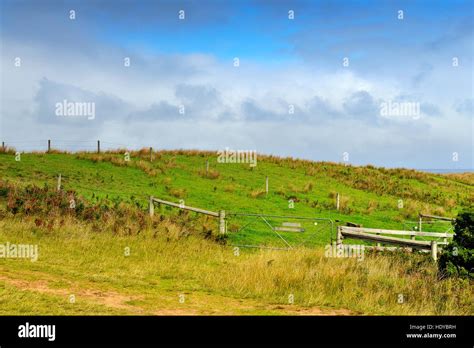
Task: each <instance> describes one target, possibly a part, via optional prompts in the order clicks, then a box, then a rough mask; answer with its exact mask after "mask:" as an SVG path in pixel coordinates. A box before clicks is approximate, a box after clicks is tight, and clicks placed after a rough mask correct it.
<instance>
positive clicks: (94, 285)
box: [0, 150, 474, 315]
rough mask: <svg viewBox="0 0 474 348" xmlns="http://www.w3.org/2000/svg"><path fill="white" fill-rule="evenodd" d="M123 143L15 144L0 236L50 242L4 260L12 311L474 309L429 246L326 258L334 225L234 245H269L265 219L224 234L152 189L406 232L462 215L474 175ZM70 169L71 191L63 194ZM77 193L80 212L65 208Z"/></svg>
mask: <svg viewBox="0 0 474 348" xmlns="http://www.w3.org/2000/svg"><path fill="white" fill-rule="evenodd" d="M124 152H125V150H123V151H116V152H114V153H105V154H100V155H97V154H91V153H80V154H66V153H51V154H42V153H25V154H21V160H20V161H16V160H15V154H14V153H12V152H8V153H4V154H1V155H0V172H1V173H2V176H1V178H2V180H1V182H2V185H0V186H1V190H0V193H1V194H0V243H5V242H9V243H17V244H34V245H38V247H39V258H38V261H36V262H31V261H30V260H27V259H8V258H6V259H2V258H0V284H3V285H4V286H2V287H0V313H1V314H72V315H76V314H158V315H167V314H170V315H181V314H312V315H319V314H320V315H324V314H337V315H339V314H340V315H344V314H348V315H351V314H352V315H359V314H461V315H469V314H470V315H472V314H473V313H474V308H473V305H472V303H473V297H472V296H473V295H472V294H473V284H472V282H469V281H468V280H461V279H443V280H439V279H438V277H437V274H436V265H435V264H434V263H433V262H432V261H431V260H430V259H429V257H427V256H426V255H420V254H405V253H395V254H390V253H387V254H380V253H379V254H371V253H366V255H365V258H364V259H363V260H362V261H357V260H356V259H348V258H344V259H338V258H328V257H325V255H324V248H323V246H325V245H327V244H328V243H329V242H330V240H331V235H330V233H331V231H330V229H328V228H326V227H325V226H323V227H321V228H319V226H318V229H316V230H315V233H313V234H312V235H311V237H312V244H311V246H313V247H312V248H299V249H295V250H291V251H275V250H259V249H257V250H253V249H244V248H241V249H235V248H234V247H232V246H231V245H232V244H234V243H246V244H265V243H266V241H267V239H269V238H270V236H267V235H266V234H265V232H264V231H265V228H264V227H265V226H263V227H262V225H260V227H258V226H257V227H252V228H249V229H245V230H244V231H240V232H237V231H238V230H239V229H240V228H241V227H242V226H245V224H246V223H247V221H246V220H245V219H252V218H251V217H247V218H242V217H238V216H235V217H230V218H229V221H228V230H229V233H228V236H227V238H226V239H225V240H222V239H220V238H219V236H218V235H217V233H216V229H217V225H216V223H215V221H214V219H212V218H204V217H198V216H195V215H194V214H188V213H183V212H178V211H177V209H168V210H165V211H163V212H162V214H160V211H159V210H157V213H156V215H155V217H154V218H150V217H148V216H147V204H148V197H149V196H151V195H153V196H155V197H159V198H162V199H167V200H171V201H175V202H178V201H179V200H183V201H184V203H185V204H186V205H190V206H197V207H201V208H204V209H209V210H214V211H217V210H220V209H225V210H226V211H227V212H248V213H250V212H251V213H265V214H274V215H289V216H306V217H312V218H313V217H314V218H329V219H332V220H333V221H339V223H344V222H348V221H350V222H353V223H358V224H362V225H363V226H364V227H380V228H393V229H407V228H412V227H413V226H414V224H413V223H412V222H407V221H415V220H416V218H417V215H418V213H419V212H424V213H429V214H436V215H443V216H451V217H453V216H455V215H456V213H457V212H458V211H460V210H461V209H463V208H468V207H470V206H472V203H473V202H474V186H473V177H472V174H471V175H468V174H465V175H455V176H452V175H435V174H427V173H421V172H416V171H411V170H403V169H390V170H389V169H384V168H375V167H372V166H368V167H353V166H345V165H341V164H335V163H316V162H309V161H300V160H293V159H280V158H275V157H269V156H267V157H265V156H261V157H259V159H258V165H257V167H255V168H251V167H249V166H248V165H246V164H221V163H217V161H216V156H215V153H208V152H197V151H167V152H159V153H155V154H154V159H153V161H152V162H150V160H149V154H148V153H147V151H145V150H144V151H139V152H130V161H126V160H125V156H124ZM207 160H208V161H209V167H210V169H209V172H208V173H207V174H206V170H205V168H206V161H207ZM59 173H60V174H61V176H62V184H63V190H64V191H63V193H62V194H61V195H60V194H56V193H54V188H55V186H56V182H57V176H58V174H59ZM267 176H268V178H269V186H270V189H269V194H268V195H266V194H265V178H266V177H267ZM31 184H33V185H36V186H37V187H39V188H43V187H44V186H45V184H46V185H47V186H48V187H50V188H52V189H49V190H47V189H42V190H40V189H31V188H27V187H28V185H31ZM336 193H339V194H340V197H341V198H340V205H341V206H340V210H339V211H337V210H336V209H335V195H336ZM55 195H57V196H58V197H59V198H58V197H56V196H55ZM71 197H73V198H74V200H75V203H76V208H75V210H74V213H70V210H68V207H67V206H64V205H65V203H66V205H67V202H68V200H69V199H70V198H71ZM289 200H293V201H294V207H293V208H290V207H289ZM400 200H401V202H402V203H403V207H400ZM88 207H94V208H90V209H89V208H88ZM79 210H80V212H79ZM289 220H291V219H289V218H288V219H283V220H281V221H289ZM279 221H280V220H279ZM249 222H250V221H249ZM275 223H277V222H275ZM278 223H279V222H278ZM446 228H447V226H446V225H442V224H440V225H437V226H432V227H431V229H432V230H443V229H446ZM288 238H291V237H288ZM71 295H73V296H71Z"/></svg>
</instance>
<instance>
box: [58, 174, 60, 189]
mask: <svg viewBox="0 0 474 348" xmlns="http://www.w3.org/2000/svg"><path fill="white" fill-rule="evenodd" d="M58 191H61V173H60V174H59V176H58Z"/></svg>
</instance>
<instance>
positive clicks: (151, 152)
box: [150, 146, 153, 162]
mask: <svg viewBox="0 0 474 348" xmlns="http://www.w3.org/2000/svg"><path fill="white" fill-rule="evenodd" d="M150 162H153V148H152V147H151V146H150Z"/></svg>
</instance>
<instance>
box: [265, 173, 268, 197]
mask: <svg viewBox="0 0 474 348" xmlns="http://www.w3.org/2000/svg"><path fill="white" fill-rule="evenodd" d="M265 193H266V195H267V196H268V176H267V177H266V178H265Z"/></svg>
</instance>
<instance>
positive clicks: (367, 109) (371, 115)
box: [342, 91, 380, 121]
mask: <svg viewBox="0 0 474 348" xmlns="http://www.w3.org/2000/svg"><path fill="white" fill-rule="evenodd" d="M342 105H343V107H344V110H345V112H346V115H347V117H350V118H354V119H357V120H360V121H362V120H365V121H369V120H375V119H377V117H378V115H379V110H380V103H377V102H376V101H375V99H374V98H373V97H372V95H371V94H370V93H368V92H367V91H358V92H355V93H353V94H352V95H350V96H349V97H347V98H346V100H345V101H344V102H343V104H342Z"/></svg>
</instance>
